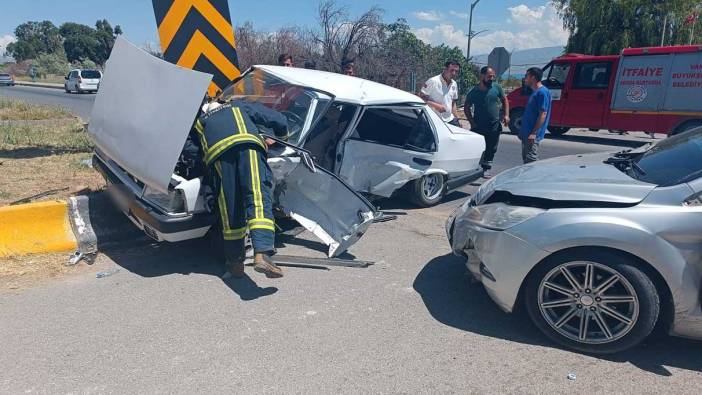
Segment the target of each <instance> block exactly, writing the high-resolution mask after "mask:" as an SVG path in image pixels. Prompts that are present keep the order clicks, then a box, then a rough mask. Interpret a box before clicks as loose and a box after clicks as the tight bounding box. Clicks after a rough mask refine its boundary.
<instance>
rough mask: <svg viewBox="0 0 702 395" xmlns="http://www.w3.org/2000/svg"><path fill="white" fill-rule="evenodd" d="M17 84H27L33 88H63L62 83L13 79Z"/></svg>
mask: <svg viewBox="0 0 702 395" xmlns="http://www.w3.org/2000/svg"><path fill="white" fill-rule="evenodd" d="M15 85H17V86H29V87H33V88H50V89H63V88H64V86H63V84H53V83H50V82H28V81H15Z"/></svg>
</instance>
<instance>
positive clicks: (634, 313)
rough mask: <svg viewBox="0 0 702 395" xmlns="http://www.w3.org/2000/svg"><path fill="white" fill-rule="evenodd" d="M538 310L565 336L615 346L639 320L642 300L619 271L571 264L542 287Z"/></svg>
mask: <svg viewBox="0 0 702 395" xmlns="http://www.w3.org/2000/svg"><path fill="white" fill-rule="evenodd" d="M538 306H539V311H540V312H541V315H542V316H543V318H544V319H545V320H546V322H547V323H548V325H549V326H550V327H551V328H552V329H553V330H554V331H556V332H557V333H559V334H560V335H561V336H564V337H566V338H568V339H571V340H574V341H577V342H580V343H585V344H603V343H609V342H613V341H615V340H617V339H620V338H622V337H623V336H625V335H626V334H627V333H629V332H630V331H631V330H632V328H634V326H635V325H636V322H637V319H638V316H639V308H640V304H639V300H638V297H637V295H636V291H635V290H634V287H633V286H632V285H631V283H630V282H629V281H628V280H627V279H626V278H625V277H624V276H623V275H622V274H621V273H619V272H618V271H616V270H614V269H612V268H610V267H608V266H605V265H602V264H598V263H595V262H568V263H564V264H562V265H559V266H556V267H555V268H554V269H552V270H551V271H550V272H548V274H546V276H544V278H543V280H542V281H541V283H540V284H539V289H538Z"/></svg>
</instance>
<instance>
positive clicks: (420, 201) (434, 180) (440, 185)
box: [409, 173, 446, 207]
mask: <svg viewBox="0 0 702 395" xmlns="http://www.w3.org/2000/svg"><path fill="white" fill-rule="evenodd" d="M445 192H446V180H445V178H444V175H443V174H439V173H434V174H427V175H425V176H423V177H422V178H420V179H417V180H414V181H412V184H411V185H410V188H409V199H410V200H411V201H412V203H414V204H416V205H417V206H420V207H431V206H435V205H437V204H439V202H440V201H441V199H443V198H444V193H445Z"/></svg>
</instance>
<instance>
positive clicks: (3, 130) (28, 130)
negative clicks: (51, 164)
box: [0, 118, 93, 152]
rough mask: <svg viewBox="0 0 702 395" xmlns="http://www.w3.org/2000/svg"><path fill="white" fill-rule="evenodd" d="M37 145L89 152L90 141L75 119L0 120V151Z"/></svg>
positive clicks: (56, 149)
mask: <svg viewBox="0 0 702 395" xmlns="http://www.w3.org/2000/svg"><path fill="white" fill-rule="evenodd" d="M29 147H32V148H41V149H44V150H49V151H57V152H90V151H92V149H93V146H92V142H91V141H90V138H89V137H88V133H86V131H85V129H84V127H83V123H82V122H81V121H80V120H79V119H75V118H67V119H66V118H64V119H52V120H48V121H47V122H41V123H31V122H0V150H4V151H12V150H17V149H20V148H29Z"/></svg>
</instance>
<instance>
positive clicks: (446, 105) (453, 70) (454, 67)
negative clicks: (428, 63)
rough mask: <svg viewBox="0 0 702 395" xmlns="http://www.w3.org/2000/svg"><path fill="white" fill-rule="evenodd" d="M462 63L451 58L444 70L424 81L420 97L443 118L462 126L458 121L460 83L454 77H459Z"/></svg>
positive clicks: (445, 120)
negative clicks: (457, 104) (457, 103)
mask: <svg viewBox="0 0 702 395" xmlns="http://www.w3.org/2000/svg"><path fill="white" fill-rule="evenodd" d="M460 71H461V65H460V64H458V62H456V61H454V60H449V61H448V62H446V64H445V65H444V71H443V72H442V73H441V74H439V75H437V76H435V77H432V78H429V79H428V80H427V82H425V83H424V86H423V87H422V90H421V91H420V93H419V97H421V98H422V99H424V101H426V102H427V104H428V105H429V107H431V108H432V109H433V110H434V111H436V113H437V114H439V116H440V117H441V119H442V120H443V121H444V122H446V123H450V124H451V125H454V126H459V127H460V126H461V125H460V123H459V122H458V112H457V108H456V100H458V84H457V83H456V81H454V79H455V78H456V77H458V73H459V72H460Z"/></svg>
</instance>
